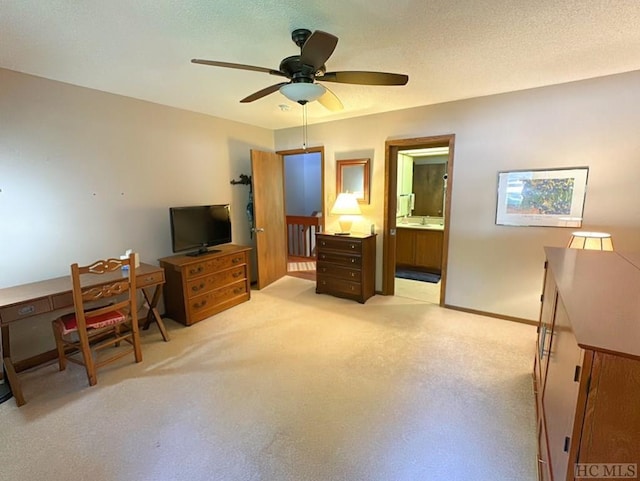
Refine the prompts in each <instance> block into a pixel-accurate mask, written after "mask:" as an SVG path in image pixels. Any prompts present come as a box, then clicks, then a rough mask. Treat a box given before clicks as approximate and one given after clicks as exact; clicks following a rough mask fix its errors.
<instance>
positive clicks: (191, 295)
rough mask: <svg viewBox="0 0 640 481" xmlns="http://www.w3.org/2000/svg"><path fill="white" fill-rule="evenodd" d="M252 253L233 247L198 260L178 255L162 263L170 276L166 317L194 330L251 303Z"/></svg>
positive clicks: (224, 246)
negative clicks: (232, 308) (250, 269)
mask: <svg viewBox="0 0 640 481" xmlns="http://www.w3.org/2000/svg"><path fill="white" fill-rule="evenodd" d="M250 251H251V248H250V247H243V246H237V245H232V244H229V245H223V246H219V247H218V248H217V249H216V252H212V253H208V254H204V255H201V256H198V257H190V256H186V255H176V256H170V257H164V258H162V259H159V262H160V266H161V267H164V270H165V276H166V283H165V285H164V303H165V310H166V316H167V317H170V318H171V319H174V320H176V321H178V322H181V323H182V324H184V325H186V326H190V325H191V324H193V323H195V322H198V321H201V320H203V319H206V318H207V317H210V316H212V315H214V314H217V313H218V312H221V311H224V310H225V309H228V308H230V307H233V306H235V305H237V304H240V303H242V302H245V301H248V300H249V299H250V297H251V288H250V275H249V252H250Z"/></svg>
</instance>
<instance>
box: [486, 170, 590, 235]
mask: <svg viewBox="0 0 640 481" xmlns="http://www.w3.org/2000/svg"><path fill="white" fill-rule="evenodd" d="M588 174H589V168H588V167H572V168H564V169H547V170H512V171H505V172H498V202H497V205H496V224H498V225H513V226H545V227H572V228H576V227H582V215H583V209H584V200H585V195H586V192H587V177H588Z"/></svg>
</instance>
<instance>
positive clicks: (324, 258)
mask: <svg viewBox="0 0 640 481" xmlns="http://www.w3.org/2000/svg"><path fill="white" fill-rule="evenodd" d="M318 262H331V263H333V264H340V265H342V266H352V267H360V265H361V264H362V258H361V257H360V256H358V255H355V254H350V253H345V254H343V253H341V252H333V251H332V252H328V251H320V252H318Z"/></svg>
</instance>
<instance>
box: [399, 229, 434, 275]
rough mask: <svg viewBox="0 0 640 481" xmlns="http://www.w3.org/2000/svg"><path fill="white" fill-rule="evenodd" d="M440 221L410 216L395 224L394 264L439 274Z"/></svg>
mask: <svg viewBox="0 0 640 481" xmlns="http://www.w3.org/2000/svg"><path fill="white" fill-rule="evenodd" d="M441 222H442V221H441V220H440V221H439V220H436V221H433V222H432V219H430V218H410V219H408V220H406V221H405V219H402V220H399V221H398V222H397V224H396V265H397V266H398V267H403V268H413V269H415V270H420V271H427V272H432V273H434V274H440V273H441V270H442V239H443V236H444V225H443V223H441Z"/></svg>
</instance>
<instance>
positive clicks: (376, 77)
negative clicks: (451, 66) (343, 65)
mask: <svg viewBox="0 0 640 481" xmlns="http://www.w3.org/2000/svg"><path fill="white" fill-rule="evenodd" d="M316 80H319V81H320V82H338V83H342V84H360V85H406V84H407V82H408V81H409V76H408V75H404V74H399V73H388V72H357V71H354V72H327V73H325V74H324V75H322V76H318V77H316Z"/></svg>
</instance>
